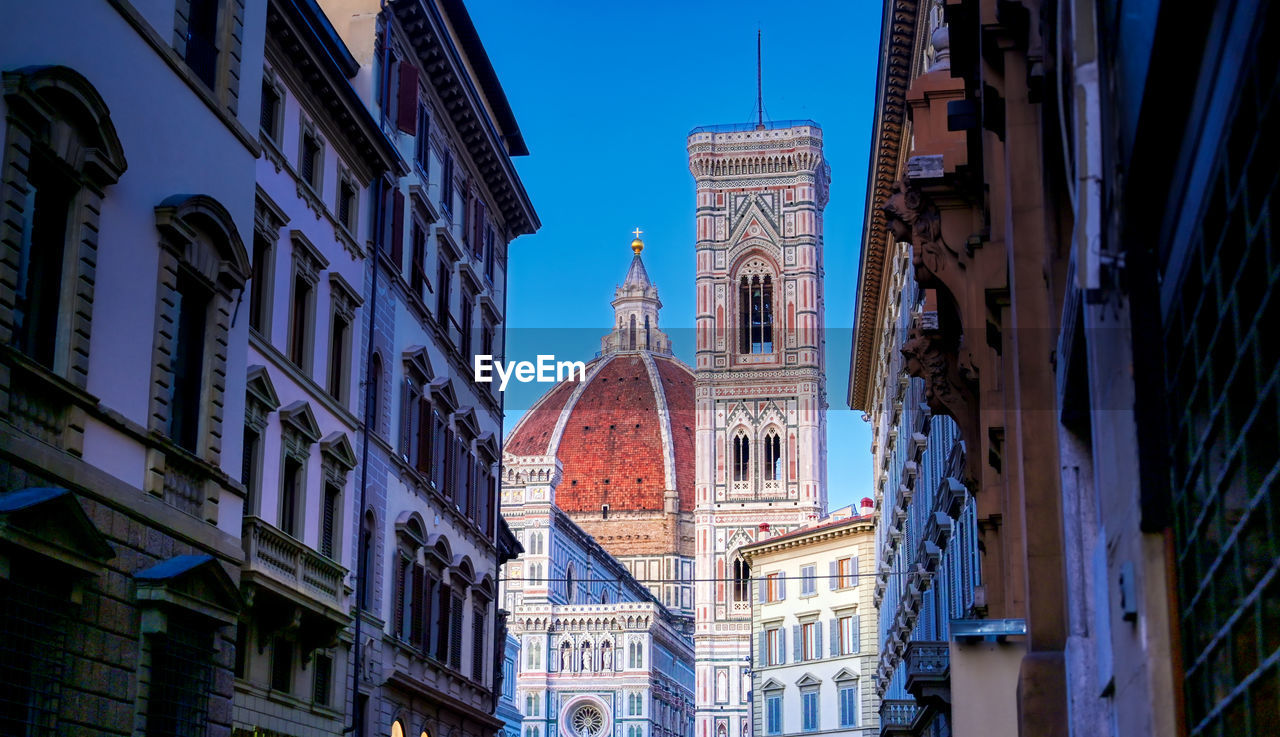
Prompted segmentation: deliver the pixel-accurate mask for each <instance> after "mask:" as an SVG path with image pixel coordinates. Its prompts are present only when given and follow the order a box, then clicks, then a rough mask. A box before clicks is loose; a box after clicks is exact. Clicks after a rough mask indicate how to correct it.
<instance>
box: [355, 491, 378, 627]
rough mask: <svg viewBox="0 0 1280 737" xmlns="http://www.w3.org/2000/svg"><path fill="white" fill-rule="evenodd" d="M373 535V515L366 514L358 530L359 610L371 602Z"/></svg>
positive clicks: (365, 607) (370, 513)
mask: <svg viewBox="0 0 1280 737" xmlns="http://www.w3.org/2000/svg"><path fill="white" fill-rule="evenodd" d="M373 534H374V529H373V513H372V512H366V513H365V515H364V525H362V526H361V528H360V581H359V593H358V596H357V598H358V604H359V606H360V608H361V609H367V608H368V607H369V602H371V601H372V600H373V555H374V552H373V551H374V550H375V547H374V539H373Z"/></svg>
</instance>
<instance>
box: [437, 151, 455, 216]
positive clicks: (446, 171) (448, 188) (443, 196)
mask: <svg viewBox="0 0 1280 737" xmlns="http://www.w3.org/2000/svg"><path fill="white" fill-rule="evenodd" d="M440 209H441V210H442V211H443V212H444V217H445V220H448V221H450V222H453V152H452V151H445V152H444V167H443V171H441V172H440Z"/></svg>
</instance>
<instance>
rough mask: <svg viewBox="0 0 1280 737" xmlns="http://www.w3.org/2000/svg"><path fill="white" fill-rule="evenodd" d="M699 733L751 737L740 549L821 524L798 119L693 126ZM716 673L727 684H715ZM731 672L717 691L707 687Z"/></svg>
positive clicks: (747, 601) (813, 289) (817, 177)
mask: <svg viewBox="0 0 1280 737" xmlns="http://www.w3.org/2000/svg"><path fill="white" fill-rule="evenodd" d="M688 149H689V170H690V171H691V172H692V174H693V177H694V180H695V182H696V191H697V243H696V246H695V252H696V266H697V299H696V309H697V316H696V344H697V351H696V362H695V376H696V393H695V402H696V411H697V429H696V442H697V472H696V482H695V487H694V488H695V494H696V507H695V535H696V536H695V560H696V573H697V581H698V583H697V586H696V589H695V622H696V626H695V635H694V648H695V651H696V671H697V690H696V693H697V702H698V704H697V719H696V725H695V730H696V731H695V735H696V737H747V736H748V735H750V733H751V704H750V694H749V690H750V688H751V677H750V671H749V669H750V666H751V658H752V641H751V626H752V622H751V615H752V605H753V599H754V598H758V592H757V591H755V590H753V589H752V587H751V586H750V585H749V583H748V577H749V576H750V572H749V571H748V570H747V569H746V566H745V564H743V563H742V562H741V561H740V560H739V558H738V555H737V550H738V548H740V547H741V546H742V545H744V544H747V543H750V542H754V541H756V540H759V539H761V538H762V537H764V536H769V535H776V534H780V533H782V532H786V531H788V530H791V529H794V528H795V527H798V526H799V525H802V524H804V523H806V522H810V521H812V520H815V519H817V518H819V517H821V516H822V515H824V514H825V513H826V507H827V488H826V407H827V402H826V374H825V368H824V358H823V348H824V346H823V342H824V335H823V286H822V284H823V273H822V248H823V243H822V211H823V207H825V205H826V202H827V189H828V183H829V181H830V167H829V166H828V165H827V163H826V161H825V160H824V159H823V156H822V129H821V128H820V127H818V125H817V124H816V123H814V122H813V121H808V120H794V121H782V122H772V123H770V122H766V121H763V120H760V121H759V122H757V123H754V124H746V125H729V126H710V127H704V128H695V129H694V130H693V131H692V132H691V133H690V134H689V139H688ZM722 672H723V673H722ZM725 676H727V680H728V682H729V684H730V687H729V693H728V694H727V699H726V698H725V696H726V694H725V693H724V691H723V689H718V688H717V687H716V684H717V682H718V681H720V682H723V679H724V678H725Z"/></svg>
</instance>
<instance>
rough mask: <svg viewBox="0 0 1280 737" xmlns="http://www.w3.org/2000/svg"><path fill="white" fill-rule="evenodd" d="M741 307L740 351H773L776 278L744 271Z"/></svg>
mask: <svg viewBox="0 0 1280 737" xmlns="http://www.w3.org/2000/svg"><path fill="white" fill-rule="evenodd" d="M754 265H755V262H752V263H751V264H748V267H751V266H754ZM749 270H751V271H757V272H758V271H761V270H762V269H750V268H749ZM738 310H739V312H738V335H739V345H738V350H739V352H741V353H773V277H772V276H771V275H769V274H760V273H754V274H743V276H742V277H741V278H740V279H739V281H738Z"/></svg>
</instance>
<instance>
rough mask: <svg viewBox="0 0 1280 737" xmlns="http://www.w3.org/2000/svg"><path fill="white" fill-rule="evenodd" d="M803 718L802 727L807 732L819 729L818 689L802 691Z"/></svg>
mask: <svg viewBox="0 0 1280 737" xmlns="http://www.w3.org/2000/svg"><path fill="white" fill-rule="evenodd" d="M800 708H801V712H802V714H801V720H800V728H801V729H803V730H804V731H806V732H815V731H817V729H818V723H819V720H818V689H816V688H815V689H811V690H806V691H801V692H800Z"/></svg>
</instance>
